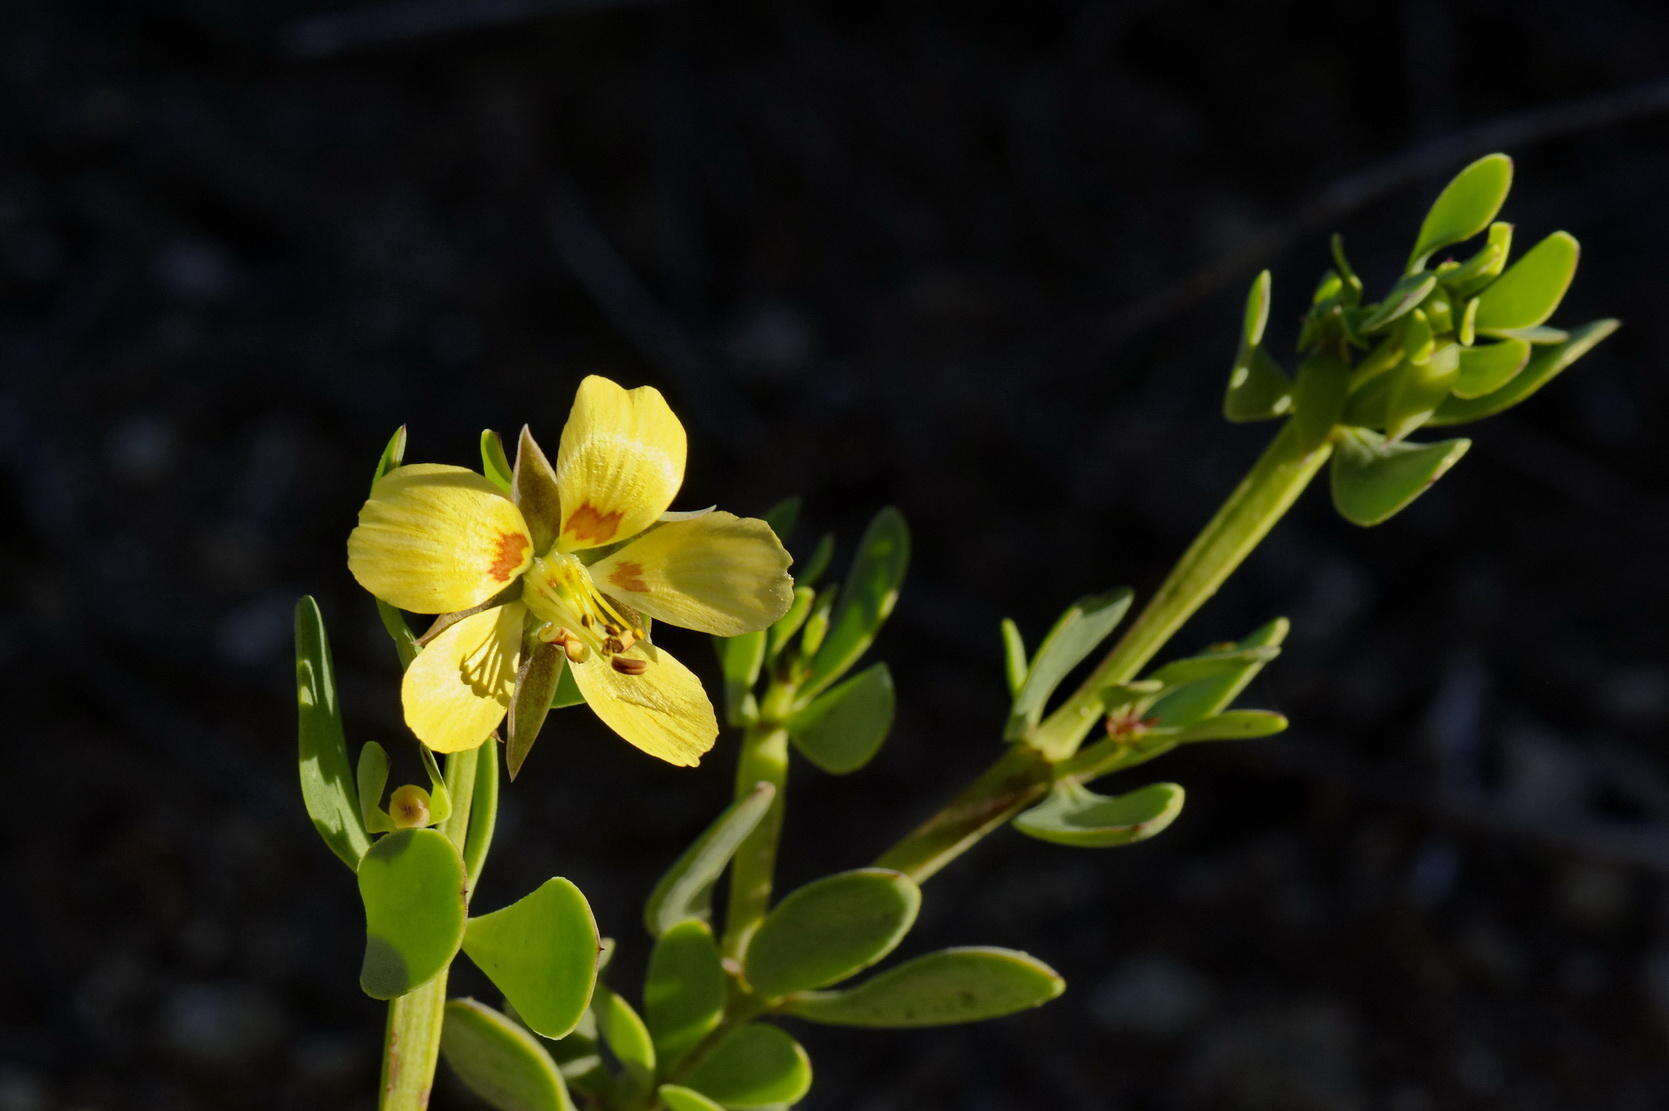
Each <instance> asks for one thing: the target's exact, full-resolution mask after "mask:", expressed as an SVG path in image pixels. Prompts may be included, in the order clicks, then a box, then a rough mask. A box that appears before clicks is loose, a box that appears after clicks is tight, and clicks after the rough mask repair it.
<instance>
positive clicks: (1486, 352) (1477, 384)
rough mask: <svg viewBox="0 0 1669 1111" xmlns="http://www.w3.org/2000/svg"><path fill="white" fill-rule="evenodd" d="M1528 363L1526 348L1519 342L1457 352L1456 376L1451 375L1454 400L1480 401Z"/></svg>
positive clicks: (1492, 344)
mask: <svg viewBox="0 0 1669 1111" xmlns="http://www.w3.org/2000/svg"><path fill="white" fill-rule="evenodd" d="M1529 361H1530V345H1529V343H1527V342H1526V341H1524V340H1521V339H1504V340H1502V341H1501V342H1499V343H1485V344H1480V345H1478V346H1476V347H1463V348H1461V349H1460V373H1458V374H1457V375H1455V382H1454V395H1455V396H1456V397H1482V396H1483V395H1484V394H1486V393H1493V392H1495V391H1496V390H1498V389H1500V388H1501V387H1502V386H1504V385H1506V384H1507V383H1508V382H1510V381H1512V379H1513V375H1515V374H1517V373H1518V372H1519V371H1521V370H1523V369H1524V364H1526V363H1528V362H1529Z"/></svg>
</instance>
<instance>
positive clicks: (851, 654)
mask: <svg viewBox="0 0 1669 1111" xmlns="http://www.w3.org/2000/svg"><path fill="white" fill-rule="evenodd" d="M909 564H910V530H909V527H908V526H906V525H905V523H904V515H903V514H901V513H899V512H898V510H896V509H894V508H892V507H891V506H888V507H887V508H886V509H883V510H881V512H879V513H877V514H876V515H875V518H874V519H873V520H871V521H870V522H869V527H868V528H867V529H865V530H864V534H863V539H862V540H860V541H859V542H858V554H857V557H856V559H855V560H854V561H853V563H852V573H851V575H850V576H849V577H848V578H847V580H846V584H845V585H844V586H843V587H841V590H840V600H839V601H838V602H836V603H835V607H834V611H833V613H832V614H831V615H830V617H829V631H828V633H827V634H825V635H824V636H823V638H822V643H821V644H819V645H818V647H817V650H816V652H815V653H814V654H813V655H812V657H811V663H810V665H809V667H808V669H807V673H806V679H805V681H804V682H803V683H802V684H801V685H800V689H801V690H802V691H803V692H804V693H806V694H808V695H810V694H816V693H817V692H818V691H820V690H822V689H823V688H824V687H826V686H828V685H829V684H830V683H832V682H834V681H835V680H836V679H838V678H840V677H841V676H842V675H844V674H845V673H846V671H847V670H848V669H849V668H851V666H852V665H853V664H855V663H857V662H858V658H859V657H860V656H862V655H863V654H864V652H866V651H867V650H868V649H869V646H870V644H871V643H872V642H873V641H874V640H875V634H876V633H878V632H879V631H880V629H881V625H882V623H883V622H885V621H886V619H887V617H888V616H889V615H890V614H891V613H892V608H893V605H894V604H895V603H896V602H897V601H898V588H899V586H900V585H901V584H902V583H903V582H904V571H905V569H906V568H907V567H908V566H909Z"/></svg>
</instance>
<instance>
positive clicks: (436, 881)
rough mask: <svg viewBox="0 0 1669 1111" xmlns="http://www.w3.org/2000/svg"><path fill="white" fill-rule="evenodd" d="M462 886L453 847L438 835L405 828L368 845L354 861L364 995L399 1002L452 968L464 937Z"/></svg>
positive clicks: (460, 862)
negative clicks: (362, 925) (361, 921)
mask: <svg viewBox="0 0 1669 1111" xmlns="http://www.w3.org/2000/svg"><path fill="white" fill-rule="evenodd" d="M463 886H464V862H463V860H462V859H461V858H460V857H459V856H458V849H457V846H455V845H454V844H452V842H451V841H449V840H447V838H446V836H445V835H444V834H442V833H440V832H439V831H437V830H433V829H402V830H399V831H398V832H395V833H390V834H389V835H388V836H386V837H383V838H381V839H380V840H378V841H377V843H376V844H374V845H372V846H371V848H370V849H369V850H368V851H367V852H366V853H365V856H364V858H363V859H361V860H360V862H359V897H360V901H361V902H362V903H364V905H365V959H364V961H363V962H362V964H361V966H360V970H359V986H360V988H361V989H362V990H363V991H364V992H365V994H366V995H369V996H370V997H371V998H372V999H393V998H395V997H397V996H401V995H404V994H406V993H407V992H408V991H410V990H412V989H413V988H415V987H417V986H418V985H419V984H421V983H423V982H425V981H426V980H428V979H429V978H430V977H432V976H434V975H435V973H437V972H439V971H440V970H441V969H443V968H445V967H446V966H447V965H448V964H450V963H451V962H452V958H453V957H454V956H456V955H457V952H458V945H459V943H460V942H461V941H462V940H463V936H464V895H463Z"/></svg>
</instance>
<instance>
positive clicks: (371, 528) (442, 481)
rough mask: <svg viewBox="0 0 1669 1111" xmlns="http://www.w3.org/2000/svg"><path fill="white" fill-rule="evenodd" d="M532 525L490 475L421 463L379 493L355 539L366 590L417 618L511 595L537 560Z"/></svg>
mask: <svg viewBox="0 0 1669 1111" xmlns="http://www.w3.org/2000/svg"><path fill="white" fill-rule="evenodd" d="M532 547H533V541H532V539H531V538H530V536H529V533H528V529H527V522H526V521H525V520H524V519H523V518H522V514H521V510H519V509H517V508H516V507H515V505H514V504H513V503H512V502H511V501H510V499H509V498H507V497H505V496H504V495H503V494H501V493H499V490H498V487H496V486H494V485H493V484H492V483H491V482H489V481H488V480H487V479H486V478H484V477H482V476H481V475H478V474H476V473H475V472H474V471H468V470H465V469H464V468H462V467H447V466H441V465H439V464H435V463H418V464H414V465H412V466H409V467H399V468H397V469H395V470H393V471H390V472H389V473H388V474H387V475H385V476H384V477H383V478H382V479H381V480H379V481H378V482H377V484H376V485H375V486H373V487H372V488H371V497H370V500H368V501H367V502H366V503H365V505H364V506H363V507H362V508H361V509H360V511H359V525H358V527H357V528H355V529H354V530H353V532H352V533H351V534H350V535H349V536H348V569H349V570H350V571H352V572H353V576H354V578H355V579H357V580H359V585H361V586H363V587H364V588H365V589H366V590H369V591H370V592H371V593H372V594H374V595H376V596H377V597H378V598H381V599H382V600H383V601H385V602H388V603H390V604H391V605H395V606H398V607H399V608H401V609H403V610H410V611H411V612H412V613H452V612H455V611H457V610H463V609H469V608H470V607H471V606H478V605H480V604H481V603H482V602H485V601H486V600H487V599H488V598H491V597H492V596H493V595H494V594H497V593H498V592H499V591H500V590H503V589H504V588H505V587H506V586H508V585H509V584H510V583H511V582H512V581H513V580H514V579H515V578H516V576H517V575H520V574H521V573H522V572H523V571H524V570H526V569H527V565H528V564H529V563H531V562H532V561H533V552H532Z"/></svg>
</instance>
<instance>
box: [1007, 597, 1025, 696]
mask: <svg viewBox="0 0 1669 1111" xmlns="http://www.w3.org/2000/svg"><path fill="white" fill-rule="evenodd" d="M1001 628H1002V634H1003V679H1004V680H1005V681H1007V683H1008V694H1009V697H1010V698H1012V697H1014V696H1015V695H1017V694H1019V693H1020V687H1021V684H1023V683H1025V681H1026V668H1027V667H1028V666H1029V665H1028V664H1027V662H1026V641H1025V638H1023V637H1021V635H1020V626H1018V625H1016V624H1015V623H1014V621H1013V619H1012V618H1008V617H1005V618H1003V622H1002V626H1001Z"/></svg>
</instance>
